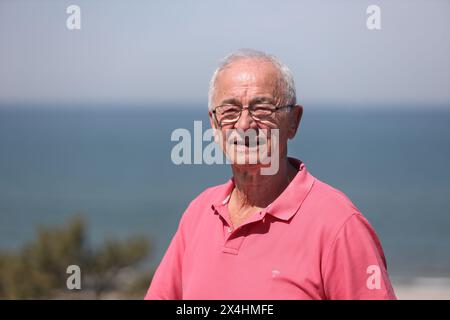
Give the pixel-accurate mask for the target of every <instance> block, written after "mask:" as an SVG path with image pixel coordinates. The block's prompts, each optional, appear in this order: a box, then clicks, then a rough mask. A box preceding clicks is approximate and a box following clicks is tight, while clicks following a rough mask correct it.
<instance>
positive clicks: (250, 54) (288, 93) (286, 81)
mask: <svg viewBox="0 0 450 320" xmlns="http://www.w3.org/2000/svg"><path fill="white" fill-rule="evenodd" d="M242 59H263V60H266V61H268V62H270V63H272V64H273V66H274V67H275V68H276V69H277V70H278V72H279V74H280V76H279V79H278V81H277V82H278V83H279V85H280V86H281V87H282V88H283V91H284V92H283V97H281V99H282V103H283V105H294V104H296V102H297V101H296V100H297V98H296V93H295V84H294V77H293V76H292V73H291V70H289V68H288V67H287V66H286V65H285V64H284V63H283V62H281V61H280V60H278V58H277V57H275V56H273V55H270V54H267V53H264V52H261V51H257V50H253V49H239V50H237V51H235V52H233V53H231V54H229V55H227V56H226V57H225V58H224V59H223V60H222V62H221V63H220V64H219V67H218V68H217V69H216V70H215V71H214V73H213V76H212V78H211V81H210V82H209V92H208V109H209V110H210V111H211V110H212V109H213V108H214V107H215V106H213V99H214V93H215V90H216V81H217V76H218V75H219V73H220V72H221V71H222V70H223V69H225V68H226V67H228V66H229V65H230V64H232V63H233V62H235V61H237V60H242Z"/></svg>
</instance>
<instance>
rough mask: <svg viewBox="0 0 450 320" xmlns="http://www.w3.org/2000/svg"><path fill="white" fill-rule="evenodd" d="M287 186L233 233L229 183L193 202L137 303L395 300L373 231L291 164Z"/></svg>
mask: <svg viewBox="0 0 450 320" xmlns="http://www.w3.org/2000/svg"><path fill="white" fill-rule="evenodd" d="M289 161H291V163H292V164H294V165H295V166H296V167H297V168H298V169H299V171H298V173H297V175H296V176H295V178H294V180H292V181H291V183H290V184H289V185H288V187H287V188H286V189H285V190H284V191H283V193H282V194H281V195H280V196H279V197H278V198H277V199H276V200H275V201H274V202H273V203H272V204H270V205H269V206H268V207H267V208H265V209H264V210H262V211H261V212H256V213H255V214H254V215H253V216H251V217H250V218H249V219H248V220H247V221H246V222H245V224H243V225H241V226H239V227H238V228H236V229H235V230H233V229H232V228H231V227H230V226H231V225H232V224H231V223H230V218H229V213H228V209H227V202H228V198H229V194H230V193H231V191H232V189H233V187H234V182H233V179H230V180H229V181H228V182H227V183H225V184H223V185H219V186H215V187H211V188H208V189H206V190H205V191H204V192H202V193H201V194H200V195H199V196H198V197H197V198H196V199H194V200H193V201H192V202H191V203H190V205H189V206H188V208H187V209H186V211H185V212H184V214H183V217H182V218H181V221H180V224H179V227H178V230H177V232H176V233H175V235H174V237H173V239H172V241H171V243H170V246H169V248H168V250H167V252H166V254H165V255H164V258H163V259H162V261H161V263H160V265H159V267H158V268H157V270H156V272H155V275H154V277H153V280H152V282H151V285H150V288H149V289H148V292H147V295H146V296H145V299H227V300H228V299H395V294H394V291H393V289H392V286H391V283H390V280H389V277H388V274H387V271H386V260H385V257H384V254H383V250H382V248H381V244H380V241H379V240H378V237H377V235H376V234H375V231H374V230H373V228H372V227H371V226H370V224H369V223H368V222H367V220H366V219H365V218H364V217H363V216H362V214H361V213H360V212H359V211H358V209H357V208H356V207H355V206H354V205H353V204H352V203H351V202H350V200H349V199H348V198H347V197H346V196H345V195H344V194H343V193H341V192H340V191H338V190H336V189H334V188H332V187H330V186H329V185H327V184H325V183H323V182H321V181H320V180H318V179H316V178H314V177H313V176H312V175H311V174H309V173H308V171H307V170H306V167H305V165H304V164H303V163H301V162H300V161H299V160H296V159H293V158H289Z"/></svg>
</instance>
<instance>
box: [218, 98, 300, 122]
mask: <svg viewBox="0 0 450 320" xmlns="http://www.w3.org/2000/svg"><path fill="white" fill-rule="evenodd" d="M267 104H271V103H267ZM225 105H233V104H221V105H218V106H215V107H214V109H213V110H211V112H212V113H213V114H214V120H216V123H217V124H218V125H219V127H223V125H221V124H220V122H219V121H218V120H217V115H216V109H217V108H218V107H222V106H225ZM271 105H273V106H274V108H273V110H271V113H270V115H268V116H272V115H273V114H274V113H275V112H277V111H278V110H280V109H283V108H292V107H295V104H286V105H282V106H276V105H274V104H271ZM233 106H236V107H239V108H240V109H241V111H240V112H239V116H238V117H237V118H236V120H235V121H233V122H229V123H227V125H229V124H235V123H236V122H238V121H239V119H240V118H241V115H242V111H244V110H245V109H247V110H248V114H249V115H250V117H251V118H252V119H253V120H255V121H257V122H260V121H264V120H260V119H257V118H254V117H253V115H252V111H251V109H250V106H246V107H241V106H238V105H233ZM251 106H253V105H251Z"/></svg>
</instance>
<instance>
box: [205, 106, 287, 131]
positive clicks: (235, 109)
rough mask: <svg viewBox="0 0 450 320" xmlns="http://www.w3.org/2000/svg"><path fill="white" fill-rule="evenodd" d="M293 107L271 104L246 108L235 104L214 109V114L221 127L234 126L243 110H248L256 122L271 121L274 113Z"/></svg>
mask: <svg viewBox="0 0 450 320" xmlns="http://www.w3.org/2000/svg"><path fill="white" fill-rule="evenodd" d="M290 107H293V105H291V104H288V105H285V106H274V105H273V104H270V103H263V104H254V105H250V106H248V107H246V108H243V107H241V106H237V105H233V104H223V105H220V106H217V107H215V108H214V110H213V111H212V113H213V114H214V116H215V119H216V121H217V123H218V124H219V126H220V127H222V126H224V125H229V124H234V123H236V122H237V121H238V120H239V118H240V117H241V114H242V110H244V109H248V113H249V114H250V116H251V117H252V118H253V119H254V120H255V121H265V120H270V119H271V117H272V115H273V113H275V112H277V111H278V110H280V109H283V108H290Z"/></svg>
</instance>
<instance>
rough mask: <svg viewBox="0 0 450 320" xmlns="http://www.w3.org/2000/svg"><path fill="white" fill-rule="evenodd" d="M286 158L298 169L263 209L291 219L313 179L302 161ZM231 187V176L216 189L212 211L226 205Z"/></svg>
mask: <svg viewBox="0 0 450 320" xmlns="http://www.w3.org/2000/svg"><path fill="white" fill-rule="evenodd" d="M288 160H289V162H290V163H291V164H292V165H294V166H295V167H296V168H297V169H298V172H297V174H296V175H295V177H294V179H293V180H292V181H291V183H289V185H288V186H287V188H286V189H285V190H284V191H283V192H282V193H281V194H280V195H279V196H278V198H276V199H275V200H274V201H273V202H272V203H271V204H269V205H268V206H267V207H266V208H265V209H264V210H263V211H265V213H266V214H270V215H272V216H274V217H276V218H278V219H281V220H284V221H287V220H289V219H291V218H292V217H293V216H294V215H295V214H296V213H297V212H298V211H299V209H300V207H301V205H302V203H303V201H304V200H305V198H306V197H307V195H308V193H309V191H310V190H311V188H312V186H313V184H314V180H315V178H314V177H313V176H312V175H311V174H309V172H308V170H307V169H306V166H305V164H304V163H303V162H302V161H300V160H298V159H295V158H291V157H288ZM233 188H234V179H233V178H231V179H230V180H228V182H227V183H225V184H224V185H222V187H221V188H219V190H217V194H216V197H215V201H214V202H213V203H212V205H211V209H212V210H213V212H216V210H217V209H218V208H219V207H223V206H226V204H227V203H228V201H229V199H230V195H231V191H232V190H233Z"/></svg>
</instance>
